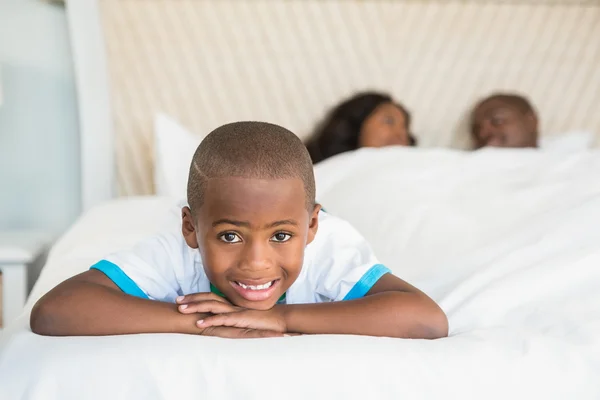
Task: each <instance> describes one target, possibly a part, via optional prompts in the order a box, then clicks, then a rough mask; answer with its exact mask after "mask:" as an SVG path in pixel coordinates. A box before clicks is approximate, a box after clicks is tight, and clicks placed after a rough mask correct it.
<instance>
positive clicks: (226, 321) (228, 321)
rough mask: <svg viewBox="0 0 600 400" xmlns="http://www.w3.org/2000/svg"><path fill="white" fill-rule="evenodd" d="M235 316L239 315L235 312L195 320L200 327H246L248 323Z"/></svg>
mask: <svg viewBox="0 0 600 400" xmlns="http://www.w3.org/2000/svg"><path fill="white" fill-rule="evenodd" d="M236 316H239V315H237V313H227V314H217V315H211V316H209V317H206V318H204V319H201V320H200V321H198V322H196V325H197V326H198V327H200V328H208V327H211V326H230V327H236V328H248V325H247V324H244V323H243V320H242V319H240V318H236ZM232 317H233V318H232Z"/></svg>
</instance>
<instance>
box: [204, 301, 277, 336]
mask: <svg viewBox="0 0 600 400" xmlns="http://www.w3.org/2000/svg"><path fill="white" fill-rule="evenodd" d="M232 307H234V306H232ZM235 308H238V310H239V311H225V312H223V313H219V312H213V314H216V315H211V316H208V317H205V318H204V319H203V320H200V321H198V322H197V325H198V327H199V328H202V329H210V328H224V327H232V328H239V329H251V330H254V329H258V330H261V331H271V332H280V333H285V332H287V326H286V323H285V318H284V315H283V310H282V307H280V306H275V307H273V308H271V309H270V310H266V311H261V310H245V309H240V308H239V307H235Z"/></svg>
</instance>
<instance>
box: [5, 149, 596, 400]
mask: <svg viewBox="0 0 600 400" xmlns="http://www.w3.org/2000/svg"><path fill="white" fill-rule="evenodd" d="M317 182H318V183H317V185H318V197H319V200H320V201H321V202H322V203H323V205H324V206H325V207H326V209H327V210H328V211H329V212H331V213H334V214H337V215H339V216H341V217H344V218H346V219H348V220H350V221H351V222H352V223H353V224H354V225H355V226H356V227H357V228H358V229H359V230H361V231H362V233H363V234H364V235H365V236H366V237H367V238H368V239H369V240H370V241H371V243H372V245H373V247H374V248H375V250H376V252H377V253H378V255H379V257H380V258H381V259H382V261H383V262H385V263H386V264H387V265H388V266H389V267H390V268H392V270H393V271H394V272H395V273H396V274H397V275H399V276H401V277H402V278H404V279H406V280H408V281H410V282H411V283H413V284H415V285H417V286H418V287H420V288H421V289H423V290H425V291H426V292H427V293H428V294H429V295H431V296H432V297H433V298H434V299H435V300H437V301H438V302H439V303H440V305H441V306H442V308H443V309H444V310H445V311H446V313H447V314H448V317H449V320H450V337H449V338H446V339H442V340H436V341H424V340H399V339H388V338H369V337H354V336H302V337H286V338H280V339H261V340H226V339H218V338H205V337H194V336H186V335H167V334H164V335H132V336H121V337H100V338H89V337H88V338H80V337H77V338H49V337H40V336H36V335H34V334H32V333H31V331H30V330H29V328H28V313H29V310H30V309H31V306H32V305H33V303H34V302H35V300H37V298H39V297H40V296H41V295H42V294H43V293H45V292H46V291H47V290H49V289H50V288H51V287H53V286H54V285H55V284H56V283H58V282H60V281H61V280H63V279H65V278H67V277H69V276H71V275H73V274H75V273H77V272H80V271H83V270H85V269H86V268H87V267H88V266H89V265H90V264H91V263H92V262H94V261H95V260H97V259H98V258H99V257H102V256H103V255H104V254H105V253H107V252H109V251H111V250H114V249H116V248H118V247H121V246H125V245H129V244H131V243H133V242H135V241H137V240H138V239H140V238H141V237H143V236H145V235H148V234H150V233H152V232H155V231H157V230H159V229H161V227H163V226H164V224H165V223H173V221H176V219H174V218H176V216H173V215H169V208H170V207H171V206H172V205H173V204H174V202H173V200H171V199H166V198H140V199H129V200H120V201H115V202H113V203H110V204H106V205H104V206H102V207H98V208H96V209H94V210H92V211H90V212H89V213H87V214H86V215H85V216H83V217H82V218H81V219H80V220H79V221H78V222H77V224H75V226H74V227H73V228H72V229H71V230H70V231H69V232H68V233H67V234H66V235H65V236H64V237H63V238H62V239H61V240H60V241H59V243H57V245H56V246H55V248H54V249H53V251H52V253H51V255H50V259H49V261H48V264H47V266H46V267H45V269H44V270H43V272H42V275H41V277H40V280H39V281H38V283H37V285H36V287H35V289H34V291H33V293H32V295H31V298H30V299H29V303H28V306H27V309H26V312H25V314H24V315H23V316H22V318H21V319H20V320H18V321H17V322H15V323H14V324H13V325H12V326H11V327H9V328H8V329H7V330H5V331H4V332H3V334H2V337H1V338H0V399H2V400H4V399H11V400H12V399H21V398H23V399H44V400H45V399H134V398H140V399H165V398H169V399H191V398H195V399H196V398H198V399H202V398H207V399H208V398H210V399H213V398H214V399H229V398H239V399H266V398H276V399H289V398H293V399H296V398H298V399H300V398H302V399H304V398H318V399H321V398H326V399H338V398H340V399H345V398H363V399H364V398H368V399H371V398H396V399H400V398H401V399H449V398H450V399H454V398H457V399H508V398H518V399H600V153H598V152H595V153H594V152H586V153H572V154H560V153H544V152H536V151H527V150H522V151H508V150H484V151H479V152H475V153H460V152H452V151H443V150H420V151H418V150H411V149H396V148H390V149H385V150H362V151H359V152H356V153H353V154H348V155H343V156H340V157H337V158H334V159H332V160H330V161H328V162H326V163H324V164H322V165H321V166H319V167H318V168H317ZM169 221H170V222H169Z"/></svg>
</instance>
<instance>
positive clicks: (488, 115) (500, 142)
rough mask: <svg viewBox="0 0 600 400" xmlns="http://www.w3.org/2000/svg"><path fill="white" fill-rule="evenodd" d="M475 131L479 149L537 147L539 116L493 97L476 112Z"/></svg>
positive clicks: (474, 116) (473, 119) (473, 134)
mask: <svg viewBox="0 0 600 400" xmlns="http://www.w3.org/2000/svg"><path fill="white" fill-rule="evenodd" d="M471 134H472V136H473V139H474V140H475V146H476V148H481V147H486V146H490V147H512V148H517V147H537V118H536V117H535V115H534V114H533V113H531V112H529V113H524V112H523V111H521V110H520V109H519V108H518V107H516V106H515V105H513V104H511V103H509V102H506V101H504V100H500V99H492V100H488V101H484V102H483V103H481V104H480V105H479V106H478V107H477V108H476V109H475V111H474V112H473V117H472V126H471Z"/></svg>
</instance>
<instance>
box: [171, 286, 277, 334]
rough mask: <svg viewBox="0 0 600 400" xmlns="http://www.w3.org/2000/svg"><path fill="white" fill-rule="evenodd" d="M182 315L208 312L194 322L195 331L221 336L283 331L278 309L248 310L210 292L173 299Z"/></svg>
mask: <svg viewBox="0 0 600 400" xmlns="http://www.w3.org/2000/svg"><path fill="white" fill-rule="evenodd" d="M177 304H179V306H178V307H177V309H178V310H179V312H180V313H182V314H194V313H198V314H208V316H206V317H203V318H202V319H200V320H198V321H197V322H196V326H197V327H198V328H199V329H200V331H199V334H201V335H204V336H219V337H224V338H263V337H279V336H284V334H285V333H286V323H285V318H284V315H283V312H282V308H281V307H278V306H275V307H273V308H271V309H269V310H264V311H263V310H249V309H245V308H242V307H238V306H234V305H233V304H231V303H230V302H229V301H227V300H226V299H225V298H223V297H221V296H218V295H216V294H214V293H212V292H211V293H194V294H189V295H186V296H180V297H178V298H177Z"/></svg>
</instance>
